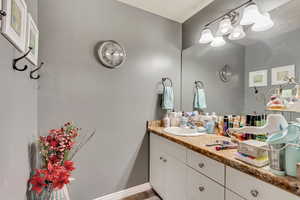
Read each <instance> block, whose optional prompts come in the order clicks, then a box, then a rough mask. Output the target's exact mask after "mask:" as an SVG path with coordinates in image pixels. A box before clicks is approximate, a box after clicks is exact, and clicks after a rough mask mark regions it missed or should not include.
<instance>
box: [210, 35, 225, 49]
mask: <svg viewBox="0 0 300 200" xmlns="http://www.w3.org/2000/svg"><path fill="white" fill-rule="evenodd" d="M225 44H226V42H225V40H224V38H223V36H217V37H215V38H214V40H213V41H212V43H211V44H210V45H211V46H212V47H221V46H223V45H225Z"/></svg>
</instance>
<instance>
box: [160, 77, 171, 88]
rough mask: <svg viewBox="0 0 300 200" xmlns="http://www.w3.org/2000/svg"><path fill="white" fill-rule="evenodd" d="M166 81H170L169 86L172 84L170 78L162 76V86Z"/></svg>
mask: <svg viewBox="0 0 300 200" xmlns="http://www.w3.org/2000/svg"><path fill="white" fill-rule="evenodd" d="M166 81H169V82H170V86H171V87H172V86H173V83H172V79H170V78H168V77H166V78H162V84H163V86H164V87H166V85H165V83H166Z"/></svg>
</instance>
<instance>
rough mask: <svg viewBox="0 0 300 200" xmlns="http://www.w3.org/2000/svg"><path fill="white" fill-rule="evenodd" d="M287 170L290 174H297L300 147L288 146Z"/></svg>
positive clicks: (286, 152) (299, 161)
mask: <svg viewBox="0 0 300 200" xmlns="http://www.w3.org/2000/svg"><path fill="white" fill-rule="evenodd" d="M285 159H286V160H285V161H286V162H285V168H286V169H285V171H286V174H287V175H289V176H295V177H296V176H297V163H300V147H295V146H288V147H287V148H286V151H285Z"/></svg>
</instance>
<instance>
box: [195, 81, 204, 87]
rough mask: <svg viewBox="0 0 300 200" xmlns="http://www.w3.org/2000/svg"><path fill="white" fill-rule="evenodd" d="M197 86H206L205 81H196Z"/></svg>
mask: <svg viewBox="0 0 300 200" xmlns="http://www.w3.org/2000/svg"><path fill="white" fill-rule="evenodd" d="M195 87H196V88H204V83H203V82H202V81H195Z"/></svg>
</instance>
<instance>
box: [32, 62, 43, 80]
mask: <svg viewBox="0 0 300 200" xmlns="http://www.w3.org/2000/svg"><path fill="white" fill-rule="evenodd" d="M43 65H44V63H43V62H41V64H40V66H39V67H38V68H36V69H34V70H32V71H31V72H30V78H31V79H34V80H37V79H39V78H40V77H41V76H40V75H39V74H38V75H37V76H33V74H34V72H36V71H38V70H40V69H41V68H42V67H43Z"/></svg>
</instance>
